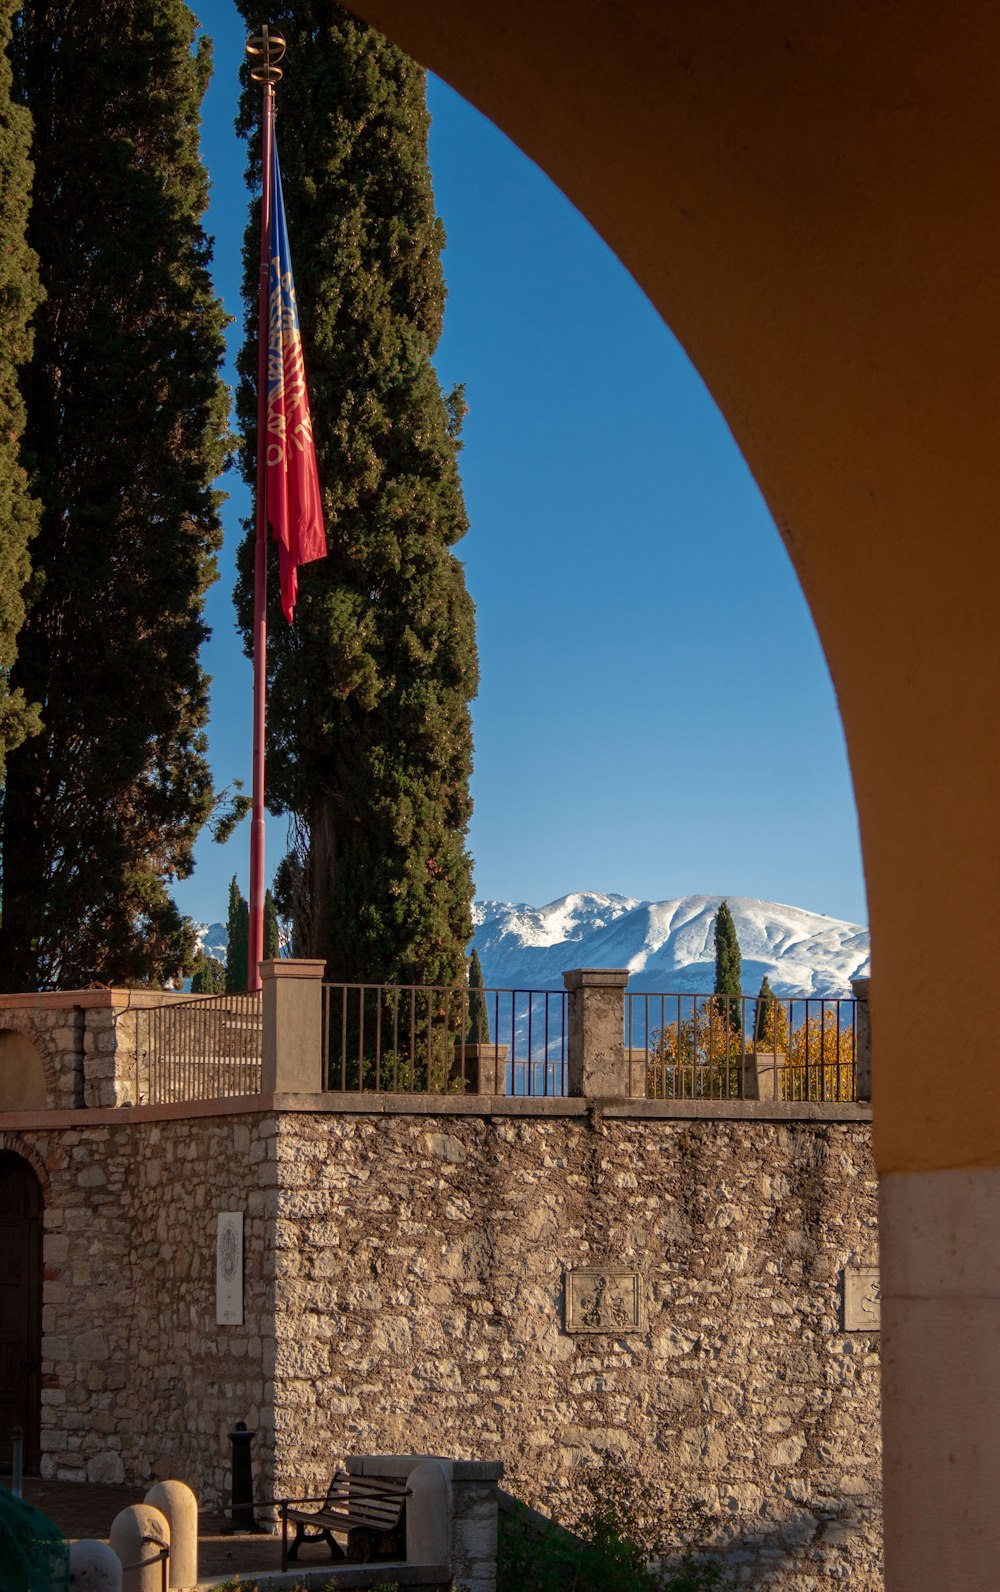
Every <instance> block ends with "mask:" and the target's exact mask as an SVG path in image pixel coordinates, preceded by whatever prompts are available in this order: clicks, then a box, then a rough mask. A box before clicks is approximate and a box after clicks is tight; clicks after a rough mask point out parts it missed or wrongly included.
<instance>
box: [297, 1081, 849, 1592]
mask: <svg viewBox="0 0 1000 1592" xmlns="http://www.w3.org/2000/svg"><path fill="white" fill-rule="evenodd" d="M513 1104H514V1103H513V1102H508V1105H509V1106H513ZM576 1104H577V1105H578V1104H579V1103H578V1102H577V1103H576ZM529 1113H531V1114H529ZM277 1162H278V1195H277V1208H276V1216H277V1222H276V1232H275V1246H276V1302H277V1308H276V1333H277V1353H276V1367H275V1422H276V1443H277V1472H278V1474H277V1482H278V1486H277V1491H278V1492H279V1493H281V1492H283V1491H285V1490H286V1489H287V1490H288V1491H290V1492H296V1491H304V1492H307V1493H308V1492H314V1491H315V1490H317V1489H322V1488H323V1487H325V1485H326V1482H327V1481H328V1479H329V1475H330V1471H331V1468H332V1462H333V1458H334V1457H335V1456H339V1455H343V1454H349V1453H357V1452H371V1453H379V1452H383V1453H393V1452H411V1453H414V1452H415V1453H419V1452H426V1453H446V1454H453V1455H456V1456H459V1457H464V1458H473V1459H474V1458H483V1459H486V1458H490V1459H492V1458H500V1459H502V1460H503V1462H504V1465H505V1471H506V1479H505V1485H506V1486H508V1487H510V1488H511V1490H512V1491H514V1492H516V1493H517V1494H519V1495H520V1496H521V1497H522V1498H523V1499H525V1500H526V1501H527V1502H528V1503H530V1504H532V1505H535V1506H537V1507H539V1508H542V1509H544V1510H546V1511H547V1512H549V1513H551V1514H554V1515H556V1516H557V1517H559V1518H560V1519H562V1520H564V1521H570V1520H572V1519H573V1517H574V1513H575V1511H576V1510H577V1509H578V1507H579V1505H580V1489H579V1488H578V1486H577V1479H578V1476H579V1468H580V1467H582V1466H589V1465H592V1464H594V1463H595V1462H596V1461H597V1459H598V1457H599V1456H600V1455H601V1454H602V1453H603V1452H609V1453H611V1454H613V1455H615V1456H617V1457H618V1458H620V1460H621V1461H622V1462H623V1463H624V1464H625V1465H626V1467H628V1468H629V1469H630V1470H632V1471H634V1472H635V1473H636V1474H640V1475H642V1476H645V1477H646V1478H648V1479H649V1480H651V1481H652V1482H653V1483H654V1484H655V1485H656V1486H657V1487H658V1488H661V1489H662V1492H663V1496H664V1498H665V1500H666V1501H667V1502H668V1506H670V1507H673V1506H676V1505H678V1504H681V1503H683V1502H684V1501H690V1500H691V1499H693V1498H702V1499H704V1500H705V1501H706V1502H707V1504H708V1507H709V1509H710V1511H711V1512H712V1513H713V1514H714V1515H715V1516H717V1517H718V1522H719V1524H718V1528H717V1531H716V1540H717V1542H718V1543H720V1544H721V1545H723V1546H724V1547H725V1549H726V1552H727V1555H728V1559H729V1563H730V1566H731V1569H732V1572H733V1574H734V1576H735V1577H736V1578H737V1580H738V1582H739V1583H740V1584H749V1585H754V1586H772V1585H774V1586H778V1585H780V1586H782V1587H789V1588H793V1587H794V1588H802V1589H805V1588H813V1587H818V1586H820V1585H826V1584H827V1583H828V1582H840V1583H841V1584H844V1585H849V1586H850V1587H851V1589H852V1592H865V1589H868V1588H872V1589H874V1588H876V1587H880V1586H881V1574H880V1569H879V1447H878V1370H879V1368H878V1338H877V1334H874V1333H847V1332H845V1331H844V1330H843V1322H842V1292H841V1288H842V1272H843V1268H844V1266H845V1265H859V1266H872V1265H875V1264H877V1235H876V1188H875V1179H874V1173H873V1169H872V1165H871V1156H870V1128H869V1126H868V1125H867V1124H866V1123H863V1122H860V1121H857V1120H854V1121H832V1120H827V1121H808V1120H800V1121H794V1120H788V1121H765V1120H756V1121H747V1120H738V1119H734V1118H733V1117H732V1116H730V1117H729V1118H728V1119H726V1118H723V1119H721V1120H718V1119H716V1120H710V1119H708V1120H698V1119H697V1118H691V1119H686V1120H676V1119H675V1120H670V1118H669V1115H666V1114H665V1115H661V1116H660V1117H659V1118H657V1117H656V1116H655V1115H651V1114H650V1109H649V1107H648V1106H645V1107H644V1108H642V1109H641V1110H640V1111H639V1112H633V1113H632V1114H630V1113H629V1108H628V1107H627V1106H624V1107H621V1108H619V1110H618V1114H617V1115H616V1114H613V1112H612V1111H610V1110H609V1111H607V1112H606V1113H605V1114H603V1115H601V1114H599V1113H597V1112H590V1113H589V1114H588V1115H586V1116H581V1115H580V1114H578V1113H577V1114H575V1115H574V1114H572V1113H570V1112H569V1111H567V1114H566V1115H564V1116H559V1115H553V1114H551V1113H549V1114H545V1115H539V1114H536V1113H535V1112H532V1109H531V1107H530V1106H528V1107H526V1108H525V1114H523V1115H520V1116H517V1115H503V1116H496V1117H492V1118H490V1117H482V1116H474V1115H470V1114H467V1113H453V1114H449V1113H448V1112H447V1111H446V1110H442V1111H441V1112H440V1113H438V1114H436V1115H435V1116H433V1117H431V1116H424V1117H420V1116H412V1115H401V1114H398V1115H397V1114H392V1115H382V1116H378V1115H369V1116H364V1115H350V1116H348V1115H343V1116H341V1115H335V1114H332V1113H329V1112H326V1113H322V1114H304V1113H302V1114H297V1113H296V1114H282V1115H281V1116H280V1117H279V1119H278V1138H277ZM577 1267H582V1268H587V1267H589V1268H595V1267H598V1268H599V1267H619V1268H633V1269H635V1270H636V1271H638V1272H640V1273H641V1275H642V1279H643V1285H644V1291H645V1326H644V1330H642V1331H639V1332H636V1333H623V1334H620V1335H613V1334H610V1333H608V1334H605V1333H593V1334H591V1333H587V1334H581V1335H575V1334H571V1333H568V1332H567V1331H566V1330H565V1328H564V1314H563V1311H564V1299H563V1290H564V1273H565V1271H566V1269H567V1268H577Z"/></svg>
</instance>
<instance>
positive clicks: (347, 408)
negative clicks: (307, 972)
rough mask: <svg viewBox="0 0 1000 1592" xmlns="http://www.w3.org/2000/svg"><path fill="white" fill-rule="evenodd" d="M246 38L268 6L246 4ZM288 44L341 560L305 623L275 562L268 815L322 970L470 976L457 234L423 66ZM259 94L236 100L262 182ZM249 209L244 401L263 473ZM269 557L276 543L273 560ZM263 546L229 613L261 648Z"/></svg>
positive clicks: (295, 165)
mask: <svg viewBox="0 0 1000 1592" xmlns="http://www.w3.org/2000/svg"><path fill="white" fill-rule="evenodd" d="M238 4H239V6H240V10H241V12H242V14H243V15H244V17H245V18H246V19H247V22H248V25H252V24H255V23H256V21H257V19H258V16H259V12H258V10H257V8H256V5H255V3H252V0H238ZM269 16H270V20H271V23H272V25H273V26H274V27H275V28H276V29H278V30H279V31H280V32H281V33H282V34H284V36H285V38H286V40H287V44H288V52H287V55H286V57H285V61H284V62H283V66H284V68H285V75H284V78H283V80H282V82H281V84H280V87H279V90H278V141H279V148H280V154H281V169H282V186H283V191H284V200H285V209H286V214H287V218H288V232H289V239H290V243H291V252H292V261H293V266H294V273H295V288H296V296H297V301H298V310H299V318H300V324H301V328H302V336H303V344H304V351H305V366H306V375H307V379H308V384H309V392H310V399H311V405H312V417H313V429H314V435H315V440H316V449H317V457H318V464H319V479H320V484H321V489H322V492H323V505H324V515H325V521H326V535H327V544H328V547H329V556H328V558H327V559H325V560H323V561H322V562H320V563H316V564H310V565H307V566H306V567H305V568H304V569H303V570H302V571H301V572H300V588H299V601H298V606H297V608H296V614H295V624H294V627H289V626H288V625H287V624H286V623H285V621H284V620H283V619H282V618H281V616H280V612H279V610H278V606H277V596H276V592H277V578H276V574H275V568H276V565H275V562H274V560H273V559H272V566H271V576H270V612H269V648H270V658H269V673H270V682H269V709H268V714H269V717H268V780H269V789H268V801H269V805H270V806H271V807H272V810H274V811H276V812H288V813H290V814H291V815H293V818H294V821H295V827H296V831H297V834H298V835H299V836H300V837H301V839H302V842H303V844H302V845H301V847H300V848H299V849H298V851H297V853H296V855H295V857H294V858H293V860H292V863H291V864H290V866H289V868H288V869H286V876H287V877H288V878H289V879H290V878H291V877H292V876H293V874H294V876H295V878H296V880H297V881H298V884H297V887H296V889H295V891H294V892H292V895H293V906H294V909H295V915H294V922H293V937H294V944H295V947H296V951H297V953H298V954H304V955H312V956H324V957H325V958H326V959H327V966H328V973H329V976H330V977H331V978H332V979H336V980H344V981H348V982H355V981H359V980H378V981H384V982H387V983H429V984H461V983H463V982H464V978H465V946H466V945H467V943H468V940H469V937H470V935H471V928H472V925H471V921H470V907H471V900H472V875H471V861H470V858H469V856H468V854H467V852H466V849H465V835H466V830H467V827H468V821H469V816H470V812H471V802H470V799H469V790H468V781H469V775H470V771H471V759H472V738H471V721H470V715H469V701H470V699H471V698H472V697H473V696H474V695H475V691H476V685H477V663H476V647H475V628H474V610H473V606H472V603H471V601H470V599H469V596H468V594H467V592H466V589H465V580H464V573H463V570H462V566H461V564H460V563H459V562H458V560H457V558H456V557H455V555H454V553H453V552H452V548H453V547H454V545H455V543H456V542H458V541H459V539H460V538H461V537H462V536H463V535H464V533H465V531H466V529H467V520H466V515H465V508H464V505H463V500H462V493H461V487H460V483H459V478H458V467H457V453H458V432H459V427H460V422H461V416H462V413H463V410H464V404H463V399H462V394H461V391H460V390H456V391H455V392H453V393H452V394H451V395H450V396H448V397H445V396H443V395H442V392H441V390H440V387H439V384H438V380H437V376H436V374H435V371H434V368H433V365H432V363H431V356H432V355H433V352H434V349H435V347H436V345H437V342H438V338H439V336H440V332H441V322H442V315H443V309H444V282H443V278H442V273H441V263H440V252H441V248H442V246H443V243H444V234H443V229H442V226H441V223H440V221H439V220H438V219H437V217H436V216H435V212H434V201H433V194H432V192H431V183H430V174H429V170H428V165H427V132H428V126H429V120H428V115H427V108H426V102H425V80H424V73H423V71H422V70H421V69H420V68H419V67H418V66H416V65H415V63H414V62H413V61H411V60H409V59H408V58H407V57H406V56H405V55H403V54H402V53H401V52H400V51H399V50H398V49H397V48H396V47H395V46H394V45H392V44H390V43H389V42H388V41H387V40H386V39H384V38H383V37H382V36H381V35H380V34H378V33H377V32H375V31H374V30H373V29H372V28H369V27H367V26H366V25H365V24H363V23H361V22H359V21H357V20H356V19H355V18H353V17H351V16H349V15H348V14H347V13H346V12H344V11H341V10H340V9H339V8H338V7H337V6H335V5H331V4H328V3H326V0H324V3H322V4H321V3H320V0H295V3H292V4H284V5H279V6H278V8H277V11H275V10H273V9H272V11H271V12H270V13H269ZM259 117H260V95H259V90H258V89H257V88H256V87H254V86H253V85H248V86H247V87H246V89H245V92H244V98H243V102H242V110H241V122H240V125H241V129H242V131H243V132H244V133H247V134H250V162H249V175H250V180H251V183H253V184H257V185H259V182H260V136H259V130H258V129H259ZM258 228H259V206H258V209H257V212H256V214H255V215H254V216H253V218H252V220H251V225H250V228H249V231H248V236H247V244H246V251H245V263H246V271H245V278H244V291H245V300H246V305H247V317H246V325H247V334H248V341H247V343H246V345H245V347H244V351H243V355H242V364H241V372H242V377H243V379H242V383H241V386H240V391H239V394H238V399H237V403H238V410H239V415H240V420H241V429H242V431H243V434H244V437H245V438H246V439H247V440H246V442H245V445H244V448H243V453H242V462H243V468H244V472H245V474H246V476H247V479H248V480H250V481H252V480H253V479H254V477H255V471H256V455H255V446H254V430H255V421H256V390H255V386H256V368H257V353H256V330H257V281H258V241H257V240H258V237H259V232H258ZM272 554H273V549H272ZM252 563H253V556H252V534H251V535H250V536H248V538H247V540H246V542H245V544H244V547H243V551H242V557H241V565H240V579H239V584H238V589H237V610H238V615H239V620H240V624H241V626H242V628H243V632H244V636H245V638H246V640H247V645H248V650H249V644H250V623H251V615H252Z"/></svg>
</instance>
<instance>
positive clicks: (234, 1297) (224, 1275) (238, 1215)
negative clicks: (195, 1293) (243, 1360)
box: [215, 1211, 243, 1327]
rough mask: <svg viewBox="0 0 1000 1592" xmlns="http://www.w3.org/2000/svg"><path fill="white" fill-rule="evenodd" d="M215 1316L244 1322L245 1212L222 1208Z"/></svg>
mask: <svg viewBox="0 0 1000 1592" xmlns="http://www.w3.org/2000/svg"><path fill="white" fill-rule="evenodd" d="M215 1319H216V1322H217V1323H218V1325H219V1326H223V1327H241V1326H242V1325H243V1212H242V1211H222V1212H221V1214H220V1216H219V1232H218V1237H217V1239H216V1248H215Z"/></svg>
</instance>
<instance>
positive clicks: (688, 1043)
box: [133, 984, 859, 1105]
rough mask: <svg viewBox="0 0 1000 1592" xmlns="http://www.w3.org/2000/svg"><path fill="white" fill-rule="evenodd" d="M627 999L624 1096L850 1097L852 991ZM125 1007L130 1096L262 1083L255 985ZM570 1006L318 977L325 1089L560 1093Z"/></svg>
mask: <svg viewBox="0 0 1000 1592" xmlns="http://www.w3.org/2000/svg"><path fill="white" fill-rule="evenodd" d="M624 1001H625V1006H624V1042H625V1057H626V1062H627V1070H628V1074H629V1078H628V1093H629V1094H630V1095H631V1096H632V1097H633V1098H634V1097H636V1096H643V1095H644V1096H646V1097H647V1098H649V1099H654V1100H656V1099H659V1100H711V1099H717V1100H739V1099H748V1098H749V1099H761V1098H766V1099H771V1100H786V1101H830V1102H836V1101H852V1100H855V1099H856V1098H857V1077H858V1039H859V1032H858V1017H857V1011H858V1006H857V1002H856V1001H854V1000H847V999H844V1000H837V999H826V998H821V997H818V996H816V997H809V998H805V997H796V998H791V999H789V998H787V997H785V998H778V997H777V996H774V997H771V998H770V999H769V1000H764V1001H761V1000H759V999H753V998H751V997H746V996H745V997H742V998H741V999H738V1000H737V999H734V998H730V997H726V996H720V995H709V994H704V995H703V994H666V993H660V992H656V993H652V992H650V993H632V992H628V993H626V994H625V997H624ZM133 1011H134V1016H135V1024H136V1027H135V1035H136V1038H135V1089H136V1094H135V1097H136V1099H137V1100H138V1101H140V1102H143V1103H147V1102H148V1103H150V1104H154V1105H165V1104H171V1103H175V1102H181V1101H187V1100H211V1099H221V1098H225V1097H228V1096H239V1095H249V1094H256V1093H258V1092H259V1090H260V1089H261V1076H262V1039H263V1021H262V1002H261V995H260V993H259V992H258V993H255V994H248V995H215V996H200V997H192V998H191V999H190V1000H185V1001H179V1002H174V1003H172V1004H168V1005H163V1006H157V1007H150V1008H148V1009H140V1010H138V1011H135V1010H134V1008H133ZM567 1016H568V1007H567V994H566V991H564V990H517V989H468V988H461V987H459V988H451V987H447V986H436V985H384V984H324V985H323V990H322V1058H321V1067H322V1072H321V1074H320V1077H321V1079H322V1087H323V1088H324V1089H325V1090H332V1091H357V1092H373V1093H425V1094H460V1093H474V1094H488V1095H512V1096H521V1097H536V1096H541V1095H565V1094H567V1093H568V1085H569V1079H568V1071H569V1069H568V1042H567V1041H568V1034H567V1029H568V1022H567Z"/></svg>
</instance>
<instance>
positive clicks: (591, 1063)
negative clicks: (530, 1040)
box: [563, 967, 645, 1100]
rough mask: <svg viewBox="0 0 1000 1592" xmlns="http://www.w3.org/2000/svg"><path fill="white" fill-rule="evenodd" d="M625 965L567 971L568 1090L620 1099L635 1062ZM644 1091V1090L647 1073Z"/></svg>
mask: <svg viewBox="0 0 1000 1592" xmlns="http://www.w3.org/2000/svg"><path fill="white" fill-rule="evenodd" d="M628 977H629V974H628V968H627V967H577V968H573V969H572V971H570V972H568V973H564V974H563V983H564V984H565V985H566V989H567V991H568V1002H567V1004H568V1008H569V1010H568V1014H567V1021H566V1029H567V1034H566V1039H567V1045H566V1051H567V1058H566V1059H567V1065H568V1071H569V1092H570V1094H571V1095H584V1096H586V1097H588V1098H590V1099H600V1100H622V1099H625V1098H627V1096H628V1094H629V1074H630V1071H631V1068H630V1067H629V1064H628V1061H627V1059H626V1056H625V986H626V984H627V983H628ZM639 1092H640V1093H643V1094H644V1093H645V1078H644V1077H643V1078H642V1079H641V1088H640V1091H639Z"/></svg>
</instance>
